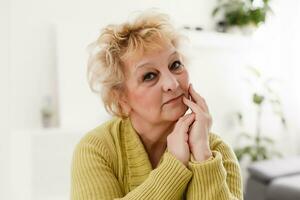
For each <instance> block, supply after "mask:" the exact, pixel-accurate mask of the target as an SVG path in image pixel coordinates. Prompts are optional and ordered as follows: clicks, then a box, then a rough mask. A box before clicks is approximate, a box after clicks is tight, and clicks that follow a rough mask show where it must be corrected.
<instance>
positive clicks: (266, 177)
mask: <svg viewBox="0 0 300 200" xmlns="http://www.w3.org/2000/svg"><path fill="white" fill-rule="evenodd" d="M248 172H249V178H248V179H247V183H246V189H245V200H300V156H298V157H290V158H284V159H276V160H268V161H260V162H256V163H253V164H251V165H250V166H249V167H248Z"/></svg>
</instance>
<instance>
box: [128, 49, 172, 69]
mask: <svg viewBox="0 0 300 200" xmlns="http://www.w3.org/2000/svg"><path fill="white" fill-rule="evenodd" d="M176 52H177V51H176V48H175V47H174V46H173V45H172V44H169V43H166V44H162V45H160V48H156V49H151V50H149V51H139V52H136V53H134V54H132V55H130V56H128V57H127V59H125V60H124V61H123V63H124V65H125V69H126V70H130V71H135V70H136V69H137V68H138V67H139V66H141V65H145V64H148V63H149V64H151V63H156V62H164V61H165V60H168V59H169V57H170V56H172V55H174V54H175V53H176Z"/></svg>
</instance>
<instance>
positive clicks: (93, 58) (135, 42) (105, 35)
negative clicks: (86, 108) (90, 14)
mask: <svg viewBox="0 0 300 200" xmlns="http://www.w3.org/2000/svg"><path fill="white" fill-rule="evenodd" d="M178 33H179V32H178V30H176V29H175V27H174V26H173V25H172V24H171V22H170V19H169V17H168V16H167V15H166V14H162V13H159V12H156V11H153V10H152V11H146V12H143V13H142V14H140V15H139V16H137V17H136V18H135V19H134V20H133V21H132V22H126V23H122V24H118V25H115V24H111V25H108V26H106V27H105V28H104V29H103V30H102V32H101V34H100V36H99V38H98V39H97V40H96V41H95V42H93V43H91V44H90V45H89V54H90V56H89V60H88V70H87V79H88V82H89V86H90V88H91V90H92V91H93V92H95V93H97V94H99V95H100V96H101V98H102V101H103V103H104V106H105V109H106V110H107V112H109V113H110V114H112V115H115V116H119V117H126V113H124V112H123V110H122V107H121V105H120V104H119V98H120V95H121V93H122V91H124V84H123V83H124V80H125V73H124V72H125V71H124V64H123V61H124V59H125V58H127V57H128V56H130V55H133V54H135V53H138V52H145V51H150V50H153V49H156V48H159V47H160V45H161V42H162V41H163V42H170V43H171V44H172V45H173V46H174V47H175V48H178V47H179V43H180V41H181V38H182V36H181V35H180V34H178Z"/></svg>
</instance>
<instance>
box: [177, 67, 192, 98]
mask: <svg viewBox="0 0 300 200" xmlns="http://www.w3.org/2000/svg"><path fill="white" fill-rule="evenodd" d="M179 82H180V85H181V88H182V89H183V90H184V92H187V93H188V90H189V85H190V81H189V74H188V72H187V71H185V72H184V73H183V74H181V76H180V79H179Z"/></svg>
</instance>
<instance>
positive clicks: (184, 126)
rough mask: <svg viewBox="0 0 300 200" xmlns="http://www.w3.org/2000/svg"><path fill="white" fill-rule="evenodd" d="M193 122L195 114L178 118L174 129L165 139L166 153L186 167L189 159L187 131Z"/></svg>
mask: <svg viewBox="0 0 300 200" xmlns="http://www.w3.org/2000/svg"><path fill="white" fill-rule="evenodd" d="M194 120H195V114H194V113H190V114H187V115H184V116H182V117H180V118H179V120H178V121H177V122H176V124H175V127H174V129H173V131H172V133H170V134H169V135H168V137H167V146H168V151H169V152H170V153H171V154H172V155H174V156H175V157H176V158H177V159H178V160H180V161H181V162H182V163H183V164H184V165H187V163H188V161H189V159H190V148H189V144H188V139H189V136H188V131H189V127H190V125H191V124H192V123H193V122H194Z"/></svg>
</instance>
